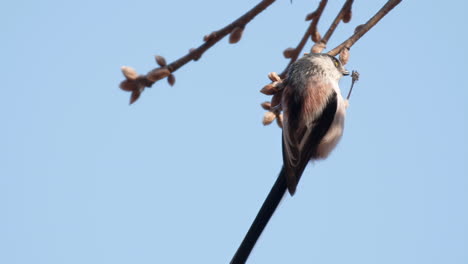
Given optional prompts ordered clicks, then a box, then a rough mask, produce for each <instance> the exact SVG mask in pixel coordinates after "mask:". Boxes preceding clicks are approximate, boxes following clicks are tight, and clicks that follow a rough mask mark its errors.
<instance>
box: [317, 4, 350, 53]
mask: <svg viewBox="0 0 468 264" xmlns="http://www.w3.org/2000/svg"><path fill="white" fill-rule="evenodd" d="M353 1H354V0H346V2H345V3H344V4H343V7H342V8H341V10H340V12H339V13H338V15H337V16H336V17H335V20H333V22H332V24H331V25H330V28H329V29H328V30H327V33H325V36H323V38H322V40H321V41H320V42H322V43H323V44H325V45H326V44H327V43H328V41H329V40H330V37H331V35H332V34H333V32H335V29H336V27H337V26H338V24H339V23H340V21H341V20H343V18H344V17H345V15H346V14H351V7H352V5H353ZM349 19H351V16H349ZM347 21H348V22H349V20H347Z"/></svg>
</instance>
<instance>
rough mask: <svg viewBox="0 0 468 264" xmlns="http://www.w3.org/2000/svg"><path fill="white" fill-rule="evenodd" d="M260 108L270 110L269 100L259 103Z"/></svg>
mask: <svg viewBox="0 0 468 264" xmlns="http://www.w3.org/2000/svg"><path fill="white" fill-rule="evenodd" d="M261 106H262V108H263V109H265V110H267V111H270V110H271V103H270V102H263V103H262V104H261Z"/></svg>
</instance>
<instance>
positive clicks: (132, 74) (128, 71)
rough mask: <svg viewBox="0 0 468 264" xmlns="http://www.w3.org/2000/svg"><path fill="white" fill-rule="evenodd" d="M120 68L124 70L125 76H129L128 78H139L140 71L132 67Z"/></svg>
mask: <svg viewBox="0 0 468 264" xmlns="http://www.w3.org/2000/svg"><path fill="white" fill-rule="evenodd" d="M120 69H121V70H122V73H123V75H124V76H125V78H127V79H128V80H135V79H136V78H138V73H137V72H136V71H135V70H134V69H133V68H132V67H128V66H122V67H121V68H120Z"/></svg>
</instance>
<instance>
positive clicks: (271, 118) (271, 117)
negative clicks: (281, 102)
mask: <svg viewBox="0 0 468 264" xmlns="http://www.w3.org/2000/svg"><path fill="white" fill-rule="evenodd" d="M275 118H276V115H275V114H274V113H273V112H266V113H265V115H264V116H263V121H262V123H263V125H264V126H266V125H269V124H271V123H272V122H273V121H274V120H275Z"/></svg>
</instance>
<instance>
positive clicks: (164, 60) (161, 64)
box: [154, 55, 166, 67]
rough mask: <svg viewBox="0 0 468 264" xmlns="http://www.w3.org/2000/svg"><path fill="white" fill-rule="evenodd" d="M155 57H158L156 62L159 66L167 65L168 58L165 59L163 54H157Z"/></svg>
mask: <svg viewBox="0 0 468 264" xmlns="http://www.w3.org/2000/svg"><path fill="white" fill-rule="evenodd" d="M154 58H155V59H156V63H158V65H159V66H161V67H164V66H166V59H164V57H163V56H157V55H156V56H155V57H154Z"/></svg>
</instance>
